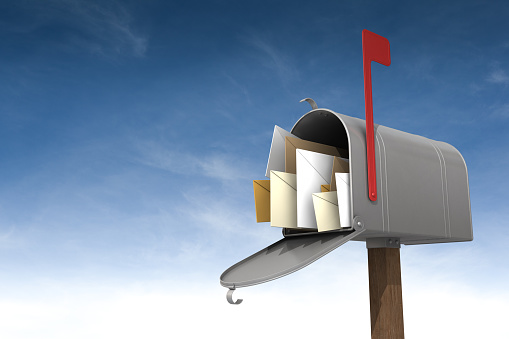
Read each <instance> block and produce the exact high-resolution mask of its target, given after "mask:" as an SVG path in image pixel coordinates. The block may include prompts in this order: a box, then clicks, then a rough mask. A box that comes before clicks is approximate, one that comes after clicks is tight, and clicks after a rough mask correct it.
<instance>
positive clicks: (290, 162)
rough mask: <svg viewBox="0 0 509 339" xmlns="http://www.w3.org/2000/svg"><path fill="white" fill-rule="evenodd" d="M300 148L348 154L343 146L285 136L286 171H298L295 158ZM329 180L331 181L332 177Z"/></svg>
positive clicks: (323, 152)
mask: <svg viewBox="0 0 509 339" xmlns="http://www.w3.org/2000/svg"><path fill="white" fill-rule="evenodd" d="M298 148H299V149H303V150H307V151H312V152H317V153H322V154H328V155H333V156H336V157H341V156H342V155H343V156H344V157H346V156H347V152H346V151H345V150H342V149H341V148H337V147H333V146H329V145H322V144H319V143H316V142H312V141H307V140H302V139H297V138H292V137H289V136H287V137H285V172H287V173H297V165H296V160H295V159H296V157H297V156H296V150H297V149H298ZM327 180H329V181H330V179H327ZM310 199H311V198H310Z"/></svg>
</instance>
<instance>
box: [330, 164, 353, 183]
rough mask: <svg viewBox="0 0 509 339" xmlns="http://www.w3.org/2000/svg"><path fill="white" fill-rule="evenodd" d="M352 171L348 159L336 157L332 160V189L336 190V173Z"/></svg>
mask: <svg viewBox="0 0 509 339" xmlns="http://www.w3.org/2000/svg"><path fill="white" fill-rule="evenodd" d="M349 172H350V164H349V162H348V160H346V159H342V158H338V157H334V161H333V162H332V178H331V180H330V191H336V190H337V188H336V176H335V175H334V173H349Z"/></svg>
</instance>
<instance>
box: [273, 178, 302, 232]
mask: <svg viewBox="0 0 509 339" xmlns="http://www.w3.org/2000/svg"><path fill="white" fill-rule="evenodd" d="M270 226H274V227H285V228H297V175H295V174H291V173H285V172H278V171H270Z"/></svg>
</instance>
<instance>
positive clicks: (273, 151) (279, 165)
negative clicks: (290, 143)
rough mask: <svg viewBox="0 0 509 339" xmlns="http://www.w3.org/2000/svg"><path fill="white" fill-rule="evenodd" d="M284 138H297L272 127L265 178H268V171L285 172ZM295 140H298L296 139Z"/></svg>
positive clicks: (277, 127) (279, 128)
mask: <svg viewBox="0 0 509 339" xmlns="http://www.w3.org/2000/svg"><path fill="white" fill-rule="evenodd" d="M285 137H293V138H297V137H296V136H295V135H293V134H292V133H290V132H288V131H285V130H284V129H282V128H281V127H279V126H274V134H273V135H272V143H271V145H270V152H269V160H268V161H267V170H266V171H265V176H266V177H267V178H270V171H279V172H284V171H285ZM297 140H299V139H298V138H297ZM294 174H295V172H294Z"/></svg>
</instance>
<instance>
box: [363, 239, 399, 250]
mask: <svg viewBox="0 0 509 339" xmlns="http://www.w3.org/2000/svg"><path fill="white" fill-rule="evenodd" d="M366 248H401V242H400V240H399V239H398V238H369V239H366Z"/></svg>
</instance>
